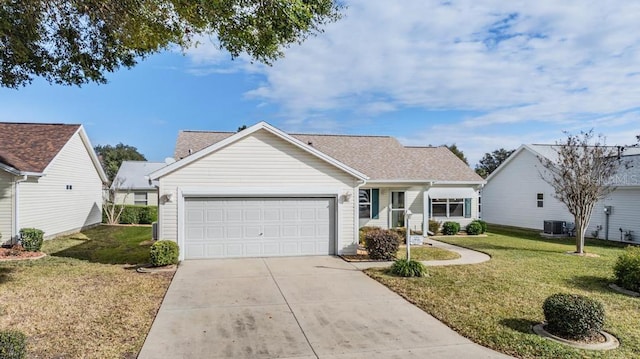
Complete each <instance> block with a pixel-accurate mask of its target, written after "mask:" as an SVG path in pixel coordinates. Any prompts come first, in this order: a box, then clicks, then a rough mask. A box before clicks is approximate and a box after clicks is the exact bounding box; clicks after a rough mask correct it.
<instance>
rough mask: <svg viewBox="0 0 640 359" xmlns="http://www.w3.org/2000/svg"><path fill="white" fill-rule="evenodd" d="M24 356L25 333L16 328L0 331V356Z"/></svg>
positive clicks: (20, 357) (12, 357)
mask: <svg viewBox="0 0 640 359" xmlns="http://www.w3.org/2000/svg"><path fill="white" fill-rule="evenodd" d="M26 356H27V337H26V335H24V334H22V333H21V332H19V331H16V330H7V331H0V358H3V359H22V358H25V357H26Z"/></svg>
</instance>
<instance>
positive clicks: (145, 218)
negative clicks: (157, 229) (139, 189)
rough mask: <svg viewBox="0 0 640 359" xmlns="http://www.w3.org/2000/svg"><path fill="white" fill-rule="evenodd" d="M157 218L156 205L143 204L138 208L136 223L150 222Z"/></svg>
mask: <svg viewBox="0 0 640 359" xmlns="http://www.w3.org/2000/svg"><path fill="white" fill-rule="evenodd" d="M157 220H158V207H156V206H143V207H139V208H138V223H140V224H151V223H153V222H155V221H157Z"/></svg>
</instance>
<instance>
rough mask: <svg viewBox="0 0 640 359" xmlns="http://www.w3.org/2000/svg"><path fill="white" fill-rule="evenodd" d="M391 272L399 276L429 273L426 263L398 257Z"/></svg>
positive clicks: (420, 275) (415, 275)
mask: <svg viewBox="0 0 640 359" xmlns="http://www.w3.org/2000/svg"><path fill="white" fill-rule="evenodd" d="M390 271H391V273H392V274H394V275H397V276H399V277H424V276H426V275H427V268H425V266H424V264H422V263H420V262H418V261H414V260H413V259H412V260H409V261H408V260H406V259H398V260H397V261H395V262H393V265H392V266H391V269H390Z"/></svg>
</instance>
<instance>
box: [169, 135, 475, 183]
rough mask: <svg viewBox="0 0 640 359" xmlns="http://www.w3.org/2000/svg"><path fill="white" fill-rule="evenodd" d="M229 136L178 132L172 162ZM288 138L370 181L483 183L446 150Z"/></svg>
mask: <svg viewBox="0 0 640 359" xmlns="http://www.w3.org/2000/svg"><path fill="white" fill-rule="evenodd" d="M245 131H246V130H245ZM243 132H244V131H243ZM233 135H234V133H233V132H209V131H180V133H179V134H178V139H177V141H176V149H175V154H174V155H175V158H176V159H182V158H187V157H189V156H190V155H192V154H196V153H198V151H200V150H202V149H204V148H206V147H207V146H210V145H211V144H214V143H218V142H220V141H223V140H225V139H227V138H229V137H231V136H233ZM289 136H290V137H292V138H295V139H296V140H298V141H300V142H302V143H303V144H304V145H306V146H308V147H311V148H313V149H316V150H318V151H320V152H322V153H324V154H326V155H328V156H330V157H331V158H334V159H336V160H337V161H340V162H341V163H344V164H346V165H347V166H349V167H351V168H354V169H356V170H357V171H359V172H361V173H364V174H365V175H367V176H368V177H369V178H370V180H371V181H389V182H393V181H398V182H401V181H413V182H424V181H441V182H472V183H484V180H483V179H482V178H481V177H480V176H478V175H477V174H476V173H475V172H474V171H473V170H472V169H471V168H470V167H469V166H467V165H466V164H465V163H464V162H462V161H461V160H460V159H459V158H457V157H456V156H455V155H454V154H453V153H451V151H449V149H447V148H446V147H405V146H403V145H402V144H401V143H400V142H399V141H398V140H396V139H395V138H393V137H390V136H361V135H326V134H322V135H319V134H289Z"/></svg>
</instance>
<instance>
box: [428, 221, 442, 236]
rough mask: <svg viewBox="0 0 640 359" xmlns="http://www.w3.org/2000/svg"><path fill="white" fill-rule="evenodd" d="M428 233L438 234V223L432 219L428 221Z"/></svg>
mask: <svg viewBox="0 0 640 359" xmlns="http://www.w3.org/2000/svg"><path fill="white" fill-rule="evenodd" d="M429 231H430V232H432V233H433V234H438V232H440V222H438V221H434V220H433V219H430V220H429Z"/></svg>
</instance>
